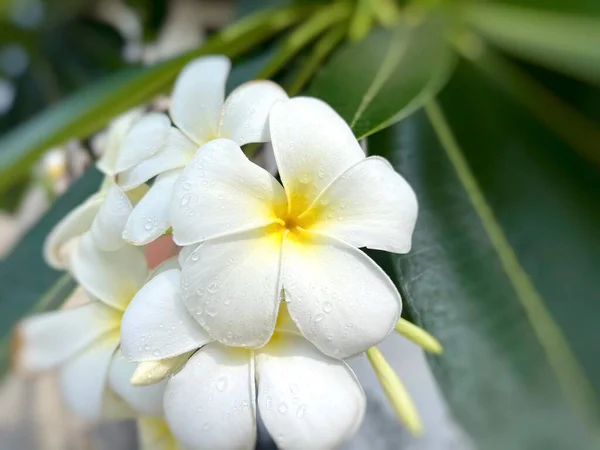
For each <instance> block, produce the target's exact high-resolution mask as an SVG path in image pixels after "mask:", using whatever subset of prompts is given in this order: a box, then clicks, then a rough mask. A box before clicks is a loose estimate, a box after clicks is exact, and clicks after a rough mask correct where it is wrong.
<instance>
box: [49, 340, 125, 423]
mask: <svg viewBox="0 0 600 450" xmlns="http://www.w3.org/2000/svg"><path fill="white" fill-rule="evenodd" d="M117 346H118V340H117V339H100V340H99V341H97V342H95V343H94V344H92V345H91V346H89V347H88V348H86V350H85V351H84V352H82V353H80V354H79V355H77V356H75V357H74V358H72V359H71V360H69V361H68V362H67V363H66V364H65V365H64V366H63V367H62V368H61V371H60V386H61V392H62V393H63V396H64V397H65V400H66V402H67V405H69V407H70V408H71V409H72V410H73V412H75V413H76V414H77V415H78V416H80V417H83V418H84V419H87V420H94V419H98V417H99V416H100V414H101V412H102V400H103V398H104V390H105V389H106V384H107V378H108V371H109V366H110V361H111V359H112V357H113V354H114V352H115V350H116V348H117Z"/></svg>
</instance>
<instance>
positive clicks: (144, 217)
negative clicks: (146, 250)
mask: <svg viewBox="0 0 600 450" xmlns="http://www.w3.org/2000/svg"><path fill="white" fill-rule="evenodd" d="M180 174H181V169H175V170H171V171H169V172H164V173H162V174H160V175H159V176H158V177H157V178H156V180H155V181H154V184H153V185H152V187H151V188H150V190H149V191H148V193H147V194H146V195H145V196H144V198H142V200H140V202H139V203H138V204H137V205H135V207H134V208H133V211H132V212H131V214H130V215H129V218H128V220H127V224H126V225H125V229H124V231H123V238H124V239H126V240H127V242H130V243H132V244H134V245H145V244H147V243H149V242H152V241H153V240H155V239H157V238H158V237H160V236H161V235H163V234H164V233H165V231H167V229H168V228H169V226H170V221H169V208H170V207H171V199H172V197H173V185H174V184H175V181H176V180H177V179H178V178H179V175H180Z"/></svg>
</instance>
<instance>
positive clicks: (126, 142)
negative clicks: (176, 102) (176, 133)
mask: <svg viewBox="0 0 600 450" xmlns="http://www.w3.org/2000/svg"><path fill="white" fill-rule="evenodd" d="M170 129H171V121H170V120H169V118H168V117H167V115H166V114H163V113H158V112H151V113H148V114H146V115H145V116H143V117H141V118H140V119H138V120H137V121H136V122H135V123H134V124H133V126H132V127H131V129H130V130H129V131H128V132H127V134H126V135H125V136H124V138H123V142H122V143H121V146H120V148H119V152H118V155H117V159H116V162H115V171H116V172H117V173H119V172H123V171H125V170H127V169H130V168H132V167H133V166H134V165H136V164H139V163H140V162H142V161H144V160H145V159H148V158H150V157H151V156H152V155H154V154H155V153H157V152H158V151H159V150H160V149H161V148H162V147H163V145H164V144H165V142H166V140H167V136H168V134H169V131H170Z"/></svg>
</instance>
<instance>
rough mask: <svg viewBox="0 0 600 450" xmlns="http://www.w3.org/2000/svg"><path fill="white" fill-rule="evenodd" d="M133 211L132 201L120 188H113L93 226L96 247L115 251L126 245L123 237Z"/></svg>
mask: <svg viewBox="0 0 600 450" xmlns="http://www.w3.org/2000/svg"><path fill="white" fill-rule="evenodd" d="M132 210H133V206H132V204H131V201H130V200H129V198H128V197H127V195H126V194H125V192H123V190H122V189H121V188H120V187H119V186H116V185H114V186H111V187H110V188H109V189H108V191H107V192H106V196H105V197H104V201H103V202H102V205H101V206H100V209H99V210H98V214H96V217H95V218H94V221H93V222H92V226H91V233H92V235H93V237H94V240H95V242H96V245H97V246H98V247H99V248H101V249H102V250H106V251H113V250H117V249H119V248H121V247H122V246H123V245H125V241H123V239H122V237H121V235H122V234H123V229H124V228H125V224H126V223H127V219H129V215H130V214H131V211H132Z"/></svg>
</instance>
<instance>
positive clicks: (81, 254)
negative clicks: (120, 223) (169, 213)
mask: <svg viewBox="0 0 600 450" xmlns="http://www.w3.org/2000/svg"><path fill="white" fill-rule="evenodd" d="M71 268H72V272H73V276H74V277H75V279H76V280H77V281H78V282H79V283H80V284H81V285H82V287H83V288H84V289H85V290H86V291H87V292H89V293H90V294H92V295H93V296H94V297H96V298H98V299H99V300H101V301H102V302H104V303H106V304H107V305H110V306H112V307H114V308H117V309H119V310H121V311H123V310H124V309H125V308H126V306H127V305H128V304H129V302H130V301H131V299H132V298H133V296H134V294H135V293H136V292H137V291H138V289H139V288H140V287H141V286H142V285H143V284H144V282H145V281H146V278H147V276H148V268H147V266H146V259H145V257H144V253H143V251H142V250H141V249H140V248H138V247H133V246H131V245H128V244H127V245H124V246H123V247H121V248H120V249H118V250H116V251H112V252H107V251H103V250H100V249H99V248H98V247H97V245H96V243H95V241H94V239H93V238H92V236H91V234H89V233H86V234H84V235H83V236H82V237H81V239H80V241H79V244H78V245H77V247H76V248H75V249H74V251H73V252H72V253H71Z"/></svg>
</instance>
